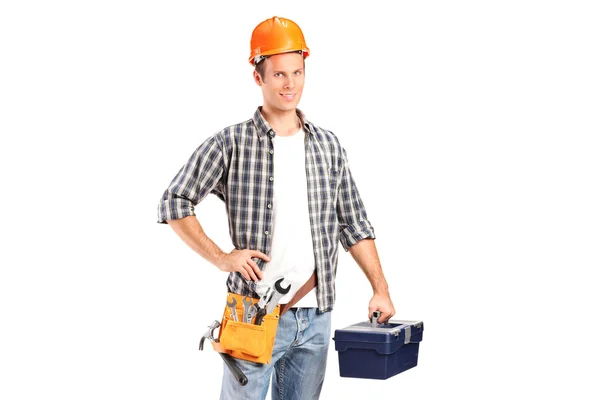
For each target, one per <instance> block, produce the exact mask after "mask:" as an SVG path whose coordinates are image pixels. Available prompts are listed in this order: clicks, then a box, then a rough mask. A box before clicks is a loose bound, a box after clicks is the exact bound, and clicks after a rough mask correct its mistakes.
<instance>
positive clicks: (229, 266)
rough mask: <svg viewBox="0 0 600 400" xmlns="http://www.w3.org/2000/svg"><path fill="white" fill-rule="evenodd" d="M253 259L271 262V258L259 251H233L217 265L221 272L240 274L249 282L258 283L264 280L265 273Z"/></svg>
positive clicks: (225, 255)
mask: <svg viewBox="0 0 600 400" xmlns="http://www.w3.org/2000/svg"><path fill="white" fill-rule="evenodd" d="M252 257H258V258H262V259H263V260H265V261H267V262H268V261H271V259H270V258H269V256H267V255H266V254H265V253H262V252H260V251H258V250H248V249H242V250H238V249H233V250H232V251H231V253H229V254H227V253H224V254H223V256H221V258H220V259H219V262H218V263H217V264H216V265H217V268H219V269H220V270H221V271H224V272H239V273H240V274H242V276H243V277H244V279H246V280H247V281H249V280H250V279H252V280H253V281H255V282H256V281H258V280H261V279H262V278H263V273H262V271H261V270H260V268H258V265H257V264H256V262H255V261H254V260H253V259H252Z"/></svg>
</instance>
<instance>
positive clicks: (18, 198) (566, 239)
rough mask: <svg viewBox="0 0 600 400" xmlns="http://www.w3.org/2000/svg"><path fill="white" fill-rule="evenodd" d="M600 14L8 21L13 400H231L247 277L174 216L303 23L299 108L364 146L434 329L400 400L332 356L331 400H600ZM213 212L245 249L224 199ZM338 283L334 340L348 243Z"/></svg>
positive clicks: (394, 255)
mask: <svg viewBox="0 0 600 400" xmlns="http://www.w3.org/2000/svg"><path fill="white" fill-rule="evenodd" d="M593 3H594V2H592V1H589V2H584V1H568V2H567V1H522V0H521V1H502V2H500V1H496V2H491V1H486V2H483V1H453V2H450V1H428V2H425V1H422V2H397V3H394V4H395V5H394V7H395V8H394V9H392V8H391V7H390V6H389V5H388V4H392V3H391V2H390V3H383V2H377V1H370V2H368V3H351V2H343V3H339V4H337V5H333V4H332V3H331V2H324V1H321V2H315V3H311V2H283V1H258V2H246V1H244V2H242V1H239V2H233V1H228V2H220V3H218V2H211V3H206V4H204V5H201V3H200V2H199V1H194V2H192V1H186V2H182V1H173V2H157V1H125V0H120V1H102V2H100V1H97V2H91V1H87V2H83V1H70V2H68V1H55V2H42V1H38V2H33V1H19V2H16V1H13V2H3V4H2V6H1V7H0V46H1V47H0V130H1V134H2V135H1V138H2V139H1V140H2V142H1V150H0V151H1V153H0V155H1V157H0V163H1V169H0V173H1V174H2V181H1V183H2V185H1V189H0V190H1V191H2V193H1V197H0V198H1V200H0V201H1V202H2V210H3V212H2V224H1V227H2V242H1V246H2V250H1V254H2V259H1V263H2V270H1V271H2V272H1V277H0V324H1V327H2V328H1V329H0V335H1V340H0V376H1V383H0V397H1V398H3V399H45V398H61V399H216V398H217V397H218V393H219V389H220V379H221V374H222V369H221V360H220V358H219V356H218V354H217V353H215V352H214V351H212V350H210V349H209V350H208V351H206V350H205V351H204V352H199V351H198V348H197V346H198V340H199V338H200V336H201V335H202V334H203V333H204V331H205V330H206V327H207V325H208V324H210V323H211V322H212V321H213V320H214V319H218V318H219V317H220V314H221V312H222V309H223V302H224V300H225V298H224V293H225V279H226V274H225V273H222V272H220V271H218V270H217V269H216V267H214V266H212V265H211V264H209V263H207V262H206V261H204V260H203V259H202V258H200V257H199V256H197V255H196V254H195V253H194V252H193V251H191V250H190V249H189V248H187V246H186V245H185V244H184V243H183V242H182V241H181V240H180V239H179V238H178V237H177V236H176V234H175V233H174V232H173V231H172V229H171V228H170V227H169V226H163V225H158V224H157V223H156V219H157V217H156V207H157V204H158V200H159V198H160V196H161V195H162V193H163V191H164V190H165V188H166V187H167V185H168V184H169V182H170V181H171V179H172V178H173V177H174V175H175V174H176V173H177V171H178V170H179V168H180V167H181V166H182V164H183V163H184V162H185V161H186V160H187V158H188V157H189V156H190V155H191V153H192V152H193V150H194V149H195V148H196V147H197V146H198V145H199V144H200V143H201V142H202V141H203V140H204V139H206V138H207V137H208V136H209V135H211V134H213V133H215V132H217V131H218V130H220V129H221V128H223V127H225V126H227V125H231V124H234V123H237V122H241V121H244V120H246V119H248V118H250V117H251V116H252V113H253V112H254V110H255V109H256V107H257V106H258V105H260V104H262V96H261V93H260V89H259V88H258V87H257V86H256V85H255V84H254V83H253V81H252V78H251V76H252V68H251V67H250V65H249V64H248V63H247V58H248V53H249V41H250V34H251V32H252V30H253V28H254V27H255V26H256V25H257V24H258V23H259V22H261V21H262V20H264V19H266V18H270V17H272V16H274V15H279V16H283V17H286V18H290V19H292V20H294V21H295V22H297V23H298V24H299V25H300V26H301V28H302V29H303V31H304V34H305V38H306V40H307V43H308V45H309V47H310V49H311V55H310V57H309V58H308V59H307V64H306V67H307V72H306V73H307V75H306V87H305V93H304V97H303V99H302V101H301V103H300V108H301V109H302V110H303V111H304V112H305V113H306V115H307V117H308V118H309V119H310V120H311V121H313V122H315V123H316V124H318V125H320V126H322V127H325V128H327V129H330V130H332V131H333V132H334V133H335V134H336V135H337V136H338V137H339V138H340V140H341V142H342V144H343V145H344V147H345V148H346V150H347V152H348V156H349V161H350V165H351V168H352V172H353V174H354V177H355V180H356V183H357V185H358V188H359V190H360V193H361V196H362V199H363V202H364V203H365V206H366V207H367V211H368V216H369V219H370V220H371V222H372V224H373V226H374V227H375V232H376V235H377V240H376V245H377V248H378V251H379V255H380V258H381V261H382V264H383V269H384V272H385V275H386V277H387V279H388V282H389V286H390V290H391V293H392V300H393V301H394V304H395V306H396V310H397V313H396V317H397V318H400V319H420V320H423V321H424V324H425V334H424V338H423V342H422V344H421V349H420V354H419V365H418V366H417V367H416V368H413V369H411V370H409V371H407V372H405V373H402V374H400V375H397V376H395V377H393V378H391V379H388V380H385V381H373V380H361V379H348V378H341V377H340V376H339V366H338V361H337V353H336V351H335V347H334V345H335V343H334V342H333V341H332V342H331V347H330V353H329V357H330V358H329V362H328V370H327V377H326V381H325V384H324V387H323V391H322V397H321V398H324V399H339V398H361V399H363V398H373V396H374V395H377V397H381V398H390V397H398V396H402V397H406V398H415V399H417V398H418V399H442V398H451V399H477V400H479V399H506V398H511V399H541V398H544V399H563V398H577V399H597V398H599V396H600V390H599V389H598V385H597V384H593V383H592V382H593V380H595V379H597V377H598V372H599V367H598V359H599V357H600V351H599V346H598V342H599V340H598V335H597V333H598V330H599V328H600V324H599V323H598V318H597V317H598V311H597V308H598V304H600V301H599V300H600V299H599V298H598V297H599V296H598V278H593V277H592V273H594V272H596V271H594V270H596V269H598V267H599V266H600V257H599V250H598V248H599V243H600V228H599V226H600V212H599V208H598V204H600V189H599V178H600V176H599V175H600V174H599V171H600V162H599V157H598V154H599V151H600V147H599V141H598V135H599V133H600V129H599V128H600V126H599V125H600V123H599V106H600V95H599V93H600V78H599V76H600V74H599V73H598V71H600V58H599V39H598V38H600V28H599V26H600V25H599V24H598V21H599V18H600V14H599V12H598V10H597V8H595V7H593V6H592V4H593ZM384 4H385V5H384ZM196 211H197V214H198V217H199V219H200V220H201V222H202V225H203V226H204V228H205V230H206V231H207V233H208V234H209V236H210V237H211V238H212V239H213V240H214V241H215V242H216V243H217V244H218V245H219V246H221V248H223V249H226V250H228V251H229V250H231V248H232V245H231V241H230V239H229V236H228V228H227V223H226V222H227V219H226V214H225V207H224V205H223V203H221V202H220V201H219V200H218V199H217V198H216V197H215V196H209V198H207V199H206V200H205V201H204V202H202V203H201V204H200V205H199V206H198V207H197V209H196ZM340 249H341V247H340ZM337 290H338V291H337V303H336V306H335V310H334V312H333V325H332V328H333V329H340V328H343V327H346V326H348V325H350V324H353V323H356V322H359V321H361V320H365V318H366V315H367V304H368V301H369V299H370V295H371V292H370V286H369V284H368V281H367V280H366V279H365V278H364V276H363V274H362V272H361V270H360V268H359V267H358V266H357V265H356V263H355V262H354V260H353V259H352V257H351V256H350V254H349V253H345V252H344V251H343V249H341V252H340V260H339V269H338V279H337ZM332 333H333V332H332ZM332 336H333V334H332Z"/></svg>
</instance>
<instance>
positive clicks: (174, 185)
mask: <svg viewBox="0 0 600 400" xmlns="http://www.w3.org/2000/svg"><path fill="white" fill-rule="evenodd" d="M223 170H224V165H223V151H222V141H221V140H220V139H219V136H218V134H214V135H213V136H211V137H209V138H208V139H206V140H205V141H204V142H203V143H202V144H201V145H200V146H199V147H198V148H197V149H196V151H194V153H193V154H192V156H191V157H190V158H189V160H188V161H187V163H185V165H183V167H181V169H180V170H179V172H178V173H177V175H176V176H175V178H173V180H172V181H171V184H170V185H169V186H168V187H167V189H166V190H165V192H164V194H163V195H162V198H161V199H160V201H159V203H158V221H157V222H158V223H161V224H166V221H167V220H171V219H180V218H184V217H187V216H190V215H195V214H194V206H196V205H197V204H198V203H200V201H202V199H204V198H205V197H206V196H207V195H208V194H209V193H211V192H213V193H215V194H216V195H218V196H219V197H220V198H221V199H222V198H223V188H222V187H221V185H220V182H221V178H222V176H223Z"/></svg>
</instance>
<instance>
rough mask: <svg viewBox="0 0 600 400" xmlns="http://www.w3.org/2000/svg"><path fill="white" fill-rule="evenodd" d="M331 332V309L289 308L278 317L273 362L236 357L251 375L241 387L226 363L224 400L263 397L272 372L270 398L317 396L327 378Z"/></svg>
mask: <svg viewBox="0 0 600 400" xmlns="http://www.w3.org/2000/svg"><path fill="white" fill-rule="evenodd" d="M330 333H331V312H326V313H320V312H319V311H318V309H317V308H295V307H293V308H290V309H289V310H288V312H286V313H285V314H283V315H282V316H281V318H280V319H279V326H278V327H277V335H276V336H275V344H274V346H273V357H272V358H271V363H270V364H258V363H255V362H251V361H245V360H239V359H236V363H237V365H238V366H239V367H240V369H241V370H242V371H243V372H244V373H245V374H246V377H248V383H247V384H246V386H241V385H240V384H239V383H238V382H237V381H236V380H235V379H234V378H233V375H232V374H231V372H230V371H229V369H228V368H227V366H226V365H225V364H223V382H222V386H221V400H242V399H243V400H264V399H265V398H266V396H267V391H268V388H269V381H270V380H271V375H273V379H272V383H271V399H273V400H308V399H310V400H314V399H318V398H319V394H320V393H321V387H322V386H323V380H324V379H325V368H326V365H327V350H328V348H329V340H330V338H329V336H330ZM273 371H274V372H275V373H274V374H273Z"/></svg>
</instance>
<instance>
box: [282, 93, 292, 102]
mask: <svg viewBox="0 0 600 400" xmlns="http://www.w3.org/2000/svg"><path fill="white" fill-rule="evenodd" d="M279 94H280V95H281V96H283V98H284V99H286V100H293V99H294V97H296V93H279Z"/></svg>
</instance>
